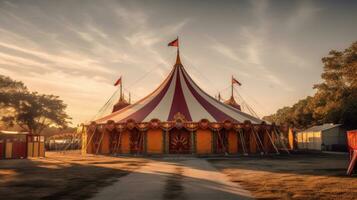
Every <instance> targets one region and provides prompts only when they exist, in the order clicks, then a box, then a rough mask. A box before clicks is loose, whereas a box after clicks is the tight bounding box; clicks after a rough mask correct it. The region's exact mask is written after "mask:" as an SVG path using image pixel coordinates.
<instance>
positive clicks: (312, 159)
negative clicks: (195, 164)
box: [210, 154, 357, 200]
mask: <svg viewBox="0 0 357 200" xmlns="http://www.w3.org/2000/svg"><path fill="white" fill-rule="evenodd" d="M210 162H211V163H212V164H213V165H214V166H215V167H217V168H218V169H219V170H221V171H222V172H223V173H226V174H228V176H230V178H231V180H232V181H234V182H238V183H239V184H241V185H242V186H243V188H245V189H247V190H249V191H251V192H252V194H253V195H254V196H255V197H256V198H257V199H301V200H303V199H304V200H306V199H324V200H328V199H331V200H332V199H343V200H348V199H357V177H347V176H345V173H346V167H347V164H348V156H347V155H332V154H331V155H330V154H307V155H290V156H275V157H268V158H267V157H265V158H251V157H243V158H239V159H231V160H227V159H210Z"/></svg>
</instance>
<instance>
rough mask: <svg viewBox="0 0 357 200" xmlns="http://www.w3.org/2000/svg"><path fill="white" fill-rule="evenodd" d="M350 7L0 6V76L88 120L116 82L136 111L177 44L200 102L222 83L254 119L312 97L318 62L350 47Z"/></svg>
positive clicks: (355, 11)
mask: <svg viewBox="0 0 357 200" xmlns="http://www.w3.org/2000/svg"><path fill="white" fill-rule="evenodd" d="M356 20H357V1H328V0H324V1H322V0H321V1H317V0H316V1H285V0H281V1H264V0H261V1H259V0H257V1H233V0H232V1H228V0H222V1H215V0H206V1H189V0H181V1H173V0H162V1H160V0H145V1H144V0H142V1H135V0H130V1H113V0H103V1H94V0H83V1H80V0H61V1H57V0H46V1H45V0H42V1H34V0H22V1H16V0H12V1H4V0H0V74H2V75H6V76H10V77H11V78H12V79H15V80H20V81H23V82H24V83H25V84H26V85H27V86H28V88H29V89H30V90H31V91H38V92H40V93H44V94H54V95H58V96H60V98H61V99H62V100H63V101H64V102H65V103H66V104H67V105H68V107H67V113H68V114H69V115H70V116H71V117H72V118H73V124H74V125H75V124H77V123H80V122H86V121H89V120H91V119H92V118H93V117H94V116H95V115H96V114H97V113H98V111H99V110H100V108H101V107H102V106H103V105H104V104H105V103H106V102H107V101H108V99H109V98H110V97H111V96H112V94H113V93H114V92H115V91H117V88H116V87H114V86H113V83H114V82H115V81H116V80H117V79H118V78H119V77H120V76H123V86H124V89H125V93H126V95H127V93H128V91H130V92H131V96H132V100H133V101H137V100H139V99H140V98H142V97H145V96H146V95H147V94H149V93H150V92H151V91H153V90H154V89H155V88H156V87H157V86H158V85H159V84H160V83H161V82H162V81H163V80H164V78H165V77H166V76H167V75H168V74H169V72H170V70H171V69H172V66H173V64H174V62H175V57H176V50H175V48H173V47H168V46H167V43H168V42H170V41H172V40H173V39H175V38H176V37H177V36H179V40H180V55H181V60H182V62H183V65H184V66H185V69H186V70H187V71H188V72H189V73H190V75H191V76H192V78H193V79H194V81H196V83H197V84H198V85H199V86H200V87H201V88H202V89H204V90H205V91H206V92H207V93H209V94H211V95H212V96H215V95H217V94H218V92H220V93H221V95H222V97H223V98H228V97H229V96H230V90H229V85H230V81H231V76H232V75H233V76H234V77H235V78H236V79H238V80H239V81H240V82H241V83H242V86H241V87H238V88H236V89H237V91H238V92H239V94H240V95H241V96H242V98H243V99H244V100H245V102H247V103H248V104H249V105H250V106H251V107H252V108H253V109H254V110H255V112H256V113H257V114H258V115H259V116H260V117H262V116H265V115H268V114H272V113H274V112H275V111H276V110H277V109H279V108H281V107H284V106H290V105H293V104H294V103H295V102H297V101H298V100H299V99H301V98H304V97H306V96H308V95H312V94H314V90H313V88H312V86H313V85H314V84H316V83H319V82H321V78H320V74H321V72H322V70H323V65H322V63H321V58H322V57H324V56H326V55H327V54H328V52H329V51H330V50H332V49H336V50H343V49H345V48H347V47H349V46H350V45H351V44H352V42H354V41H356V40H357V37H356V36H357V26H356Z"/></svg>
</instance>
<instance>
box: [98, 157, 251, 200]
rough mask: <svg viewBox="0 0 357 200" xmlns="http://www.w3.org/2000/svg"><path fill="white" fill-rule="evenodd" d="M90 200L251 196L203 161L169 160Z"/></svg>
mask: <svg viewBox="0 0 357 200" xmlns="http://www.w3.org/2000/svg"><path fill="white" fill-rule="evenodd" d="M92 199H93V200H104V199H123V200H126V199H152V200H159V199H180V200H189V199H205V200H210V199H212V200H213V199H214V200H217V199H227V200H229V199H251V194H250V193H249V192H248V191H246V190H243V189H242V188H241V187H240V186H239V185H238V184H237V183H233V182H231V181H230V180H229V178H228V177H227V176H226V175H224V174H223V173H221V172H218V171H217V170H216V169H215V168H214V167H212V165H211V164H210V163H208V162H207V161H206V160H204V159H198V158H176V159H174V158H170V159H160V160H152V161H151V162H149V163H147V165H145V166H143V167H141V168H140V169H138V170H136V171H135V172H133V173H131V174H129V175H128V176H125V177H122V178H120V179H118V181H117V182H116V183H114V184H113V185H111V186H108V187H106V188H104V189H102V190H101V191H99V193H98V194H97V195H95V196H94V197H93V198H92Z"/></svg>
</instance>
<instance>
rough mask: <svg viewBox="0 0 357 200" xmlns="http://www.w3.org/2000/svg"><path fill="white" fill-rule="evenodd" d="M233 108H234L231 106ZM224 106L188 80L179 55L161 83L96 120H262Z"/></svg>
mask: <svg viewBox="0 0 357 200" xmlns="http://www.w3.org/2000/svg"><path fill="white" fill-rule="evenodd" d="M234 106H235V105H234ZM234 106H229V105H226V104H224V103H222V102H220V101H218V100H217V99H215V98H213V97H211V96H210V95H209V94H207V93H206V92H204V91H203V90H202V89H201V88H200V87H199V86H198V85H197V84H196V83H195V82H194V81H193V80H192V78H191V77H190V75H189V74H188V73H187V71H186V70H185V68H184V66H183V65H182V63H181V60H180V55H179V52H178V54H177V58H176V63H175V65H174V66H173V69H172V71H171V72H170V74H169V75H168V76H167V78H166V79H165V80H164V82H163V83H162V84H161V85H160V86H159V87H158V88H157V89H156V90H155V91H154V92H152V93H151V94H149V95H148V96H146V97H145V98H143V99H141V100H139V101H138V102H136V103H134V104H132V105H130V106H127V107H126V108H124V109H121V110H119V111H117V112H114V113H112V114H110V115H108V116H105V117H102V118H100V119H98V120H96V123H105V122H107V121H108V120H113V121H114V122H125V121H127V120H129V119H132V120H135V121H136V122H149V121H150V120H151V119H159V120H160V121H173V120H174V118H175V116H178V115H180V116H181V117H183V118H184V119H185V120H186V121H196V122H198V121H200V120H201V119H207V120H208V121H210V122H223V121H225V120H230V121H232V122H244V121H246V120H249V121H251V122H252V123H256V124H258V123H261V122H262V120H260V119H258V118H256V117H253V116H251V115H249V114H247V113H244V112H242V111H240V110H239V109H237V107H234Z"/></svg>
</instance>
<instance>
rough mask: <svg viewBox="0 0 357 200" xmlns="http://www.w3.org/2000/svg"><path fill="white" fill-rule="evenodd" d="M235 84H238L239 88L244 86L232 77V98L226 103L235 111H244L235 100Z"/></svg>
mask: <svg viewBox="0 0 357 200" xmlns="http://www.w3.org/2000/svg"><path fill="white" fill-rule="evenodd" d="M234 84H237V85H239V86H241V85H242V84H241V83H240V82H238V81H237V80H236V79H235V78H234V77H233V76H232V83H231V97H230V98H229V99H228V100H226V101H225V102H224V103H225V104H227V105H229V106H232V107H233V108H235V109H238V110H240V111H241V110H242V109H241V106H240V105H239V104H238V103H237V102H236V100H235V99H234V94H233V89H234Z"/></svg>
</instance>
